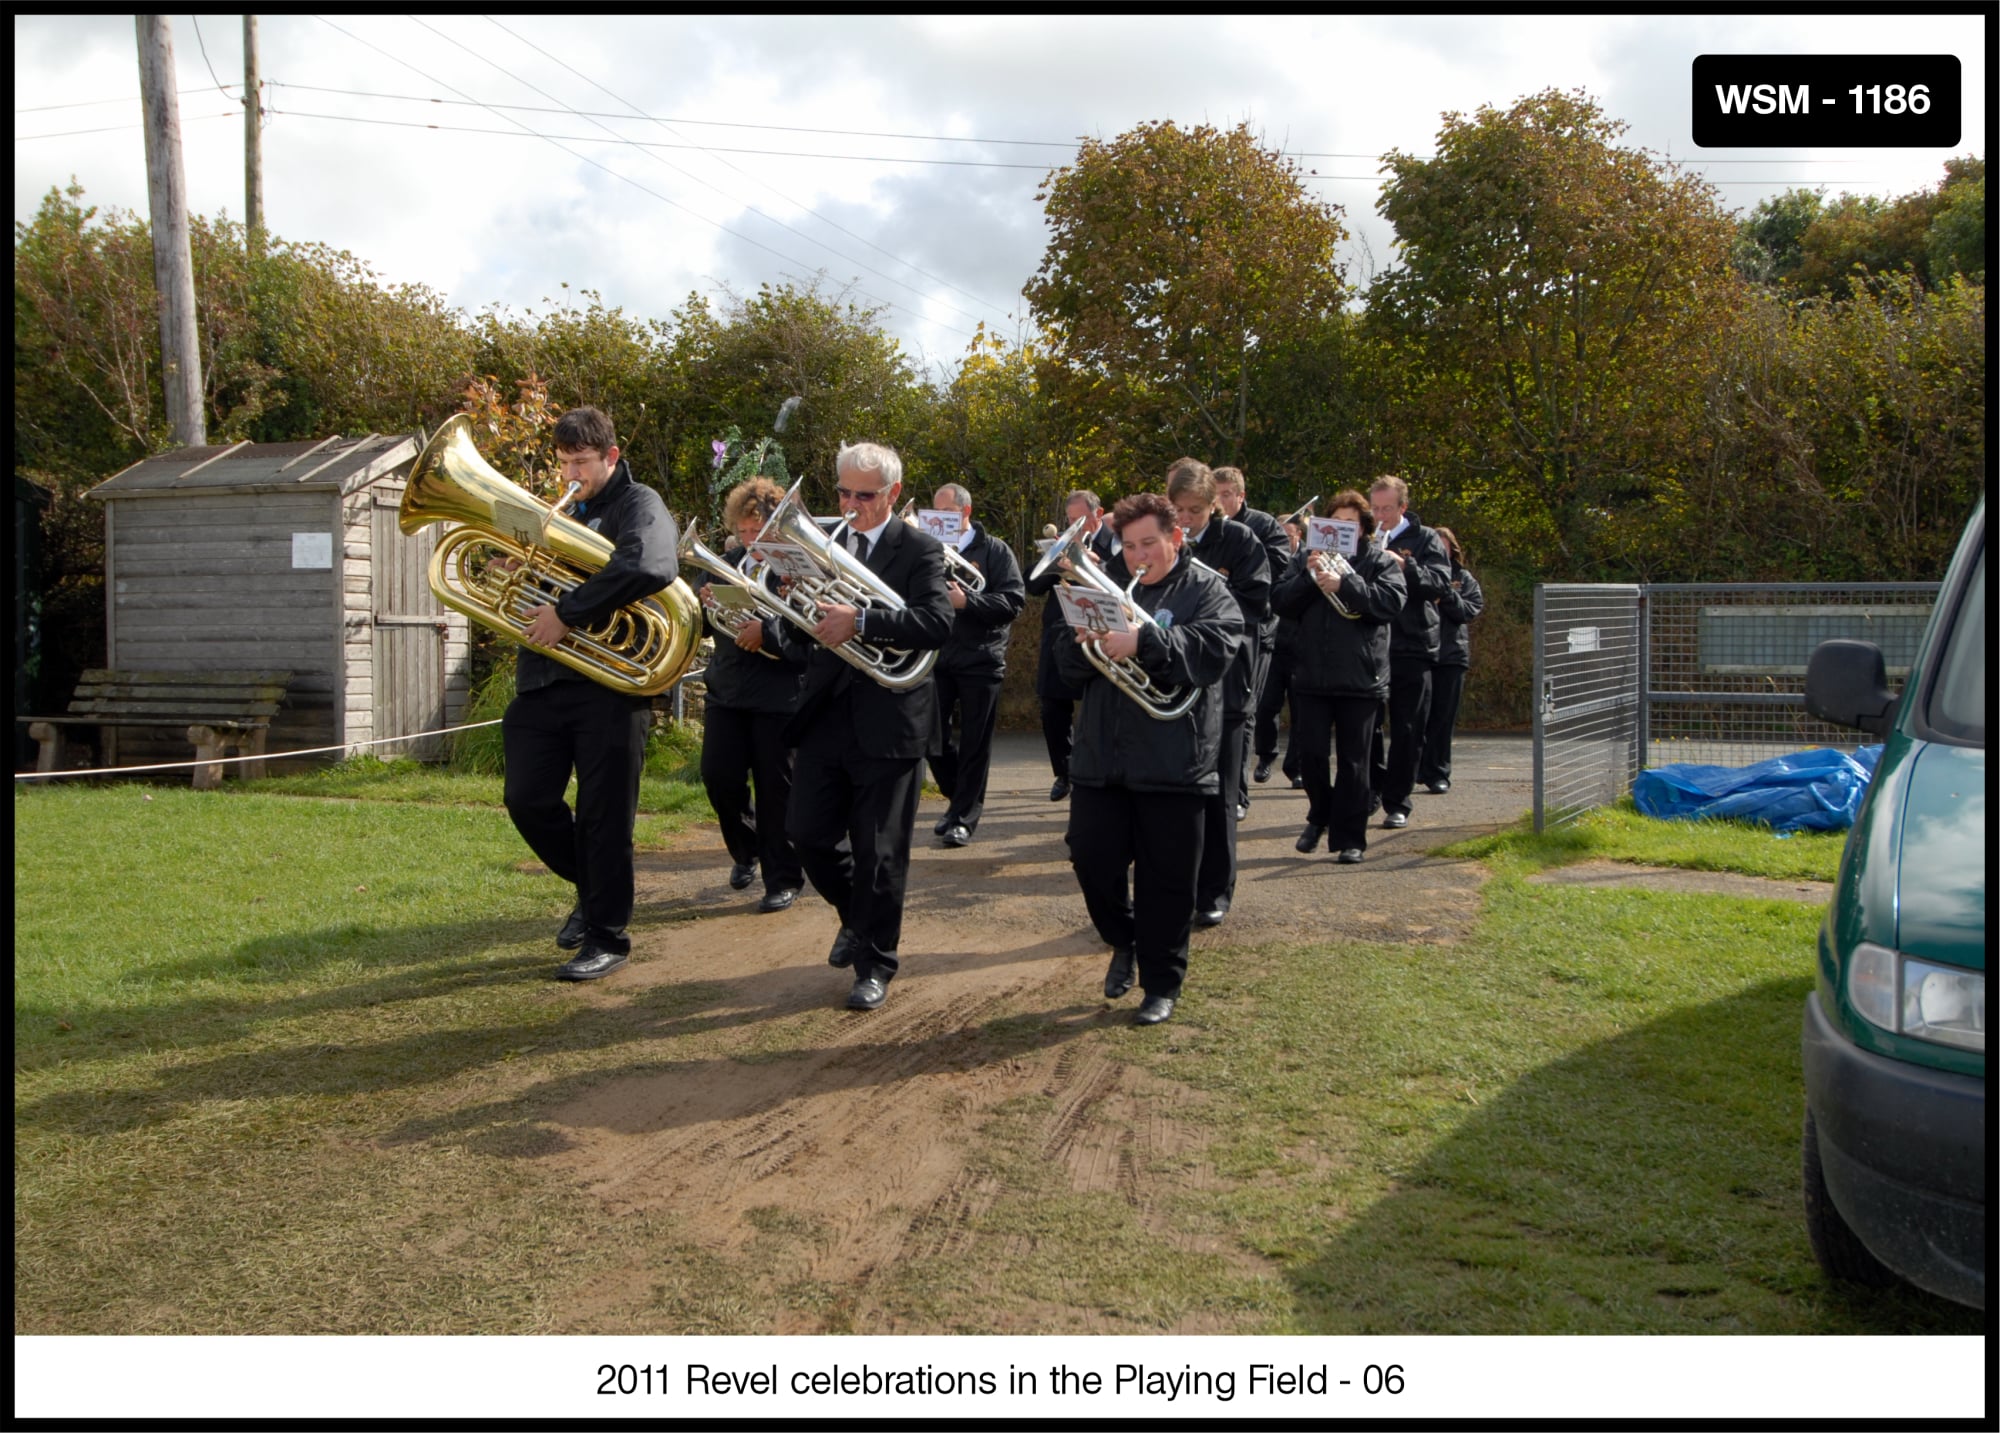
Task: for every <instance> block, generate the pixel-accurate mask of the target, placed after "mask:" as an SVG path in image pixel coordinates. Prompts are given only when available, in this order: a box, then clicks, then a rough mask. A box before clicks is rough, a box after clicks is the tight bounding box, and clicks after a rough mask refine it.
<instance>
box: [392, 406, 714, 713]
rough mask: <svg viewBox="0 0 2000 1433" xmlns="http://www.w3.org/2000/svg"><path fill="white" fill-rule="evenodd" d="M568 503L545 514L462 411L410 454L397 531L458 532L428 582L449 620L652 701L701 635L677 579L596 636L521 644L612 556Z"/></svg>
mask: <svg viewBox="0 0 2000 1433" xmlns="http://www.w3.org/2000/svg"><path fill="white" fill-rule="evenodd" d="M568 500H569V495H568V494H565V495H564V497H563V498H562V499H561V500H560V501H559V502H557V503H556V504H555V505H554V506H551V505H550V504H548V503H545V502H543V501H542V500H541V499H540V498H538V497H536V496H535V495H534V494H533V493H531V492H529V491H528V490H527V489H525V488H522V487H519V486H517V485H516V484H514V483H511V482H509V481H508V480H507V479H506V478H504V477H503V476H501V475H500V473H499V472H497V471H496V470H495V469H494V468H493V466H492V465H491V464H490V463H488V462H487V461H486V459H484V458H482V457H481V456H480V455H479V449H478V448H476V447H474V446H473V442H472V420H471V419H470V418H469V417H467V416H466V415H465V414H463V413H460V414H457V415H455V416H454V417H452V418H451V419H449V420H448V421H447V422H446V423H445V425H444V426H443V427H442V428H439V429H438V430H437V432H436V433H435V434H433V435H432V437H431V440H430V442H428V443H426V444H425V445H424V450H423V451H422V452H421V453H419V454H418V455H417V461H416V465H415V466H414V467H413V468H411V469H410V481H409V485H408V486H407V487H406V488H404V489H403V504H402V510H401V512H400V513H399V514H398V516H397V519H396V525H397V526H398V527H399V528H401V529H402V532H403V535H404V536H405V537H408V536H411V535H413V534H414V533H415V532H416V531H417V529H419V528H421V527H425V526H427V525H429V524H431V523H434V522H451V523H457V524H459V526H456V527H453V528H452V529H450V530H449V531H447V532H445V533H444V534H443V535H442V536H440V537H439V538H438V541H437V548H436V550H435V551H434V552H433V553H432V554H431V565H430V574H429V575H430V584H431V591H433V592H435V593H436V594H437V597H438V601H440V602H442V603H444V605H445V606H447V607H449V608H451V609H452V610H453V611H454V612H462V613H464V614H465V615H466V616H467V617H470V618H471V619H472V620H473V621H475V622H477V623H479V624H480V625H481V626H483V627H487V628H490V629H491V630H493V631H495V632H497V633H499V634H500V635H501V636H503V637H505V638H507V640H508V641H510V642H519V643H521V644H522V645H523V646H532V647H533V650H535V651H537V652H540V653H542V654H543V655H544V656H547V657H549V658H552V659H553V660H555V661H558V662H561V663H562V664H563V665H564V666H566V667H568V668H570V669H571V670H572V671H577V672H581V673H583V675H584V676H586V677H589V678H590V679H591V680H592V681H594V682H598V683H600V684H602V685H604V686H607V687H610V688H611V689H612V690H613V691H619V692H624V693H626V694H627V695H630V696H643V697H650V696H655V695H657V694H658V693H660V692H663V691H665V690H666V689H667V688H668V687H670V686H672V685H673V684H674V683H675V682H676V681H678V680H679V679H680V677H681V675H682V674H683V673H684V672H686V671H687V669H688V667H689V666H690V665H691V664H692V663H693V661H694V654H695V644H696V643H697V642H698V641H699V640H700V637H701V613H700V606H699V604H698V603H697V602H696V601H695V598H694V594H693V593H692V592H690V591H689V590H688V585H687V584H686V583H685V582H682V581H681V580H680V579H679V578H676V579H675V580H674V581H673V582H672V583H670V584H668V586H667V587H666V589H665V590H664V591H661V592H659V593H656V594H654V595H653V596H651V597H644V598H641V599H640V600H638V601H637V602H629V603H627V604H626V605H625V606H623V607H621V608H619V609H618V610H617V611H616V612H613V613H612V614H611V615H610V616H609V617H607V618H605V620H604V621H603V622H601V623H600V624H598V625H597V626H595V627H572V628H571V629H570V631H569V633H568V634H567V635H566V636H564V638H563V639H562V641H561V642H559V643H558V644H557V645H555V646H554V647H541V646H533V644H531V643H529V642H528V641H527V640H526V638H525V637H524V636H523V635H522V633H523V629H524V628H525V627H526V626H527V623H528V618H529V615H530V614H531V613H532V612H533V611H534V610H535V609H536V608H537V607H540V606H542V605H544V604H545V603H553V602H556V601H558V600H560V599H561V598H562V597H564V596H566V595H568V594H569V593H570V592H571V591H572V590H574V589H575V588H577V587H579V586H581V585H582V584H583V583H584V582H585V581H586V580H587V579H589V578H590V577H591V576H592V575H593V574H594V573H596V572H598V571H599V570H601V569H602V568H603V566H604V564H605V563H607V562H609V561H610V560H611V554H612V552H613V551H614V550H615V549H614V547H613V545H612V543H611V541H610V540H609V539H608V538H605V537H602V536H600V535H598V534H597V533H594V532H592V531H591V530H590V529H589V528H587V527H585V526H584V525H583V524H582V523H580V522H577V521H575V520H574V519H572V518H568V517H564V516H563V515H562V511H561V510H562V508H563V506H565V505H566V504H567V502H568ZM496 559H498V560H496Z"/></svg>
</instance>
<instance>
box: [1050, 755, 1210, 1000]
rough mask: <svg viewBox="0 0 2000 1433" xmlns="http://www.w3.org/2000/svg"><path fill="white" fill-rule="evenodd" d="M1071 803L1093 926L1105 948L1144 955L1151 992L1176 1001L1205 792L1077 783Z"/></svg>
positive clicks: (1079, 873)
mask: <svg viewBox="0 0 2000 1433" xmlns="http://www.w3.org/2000/svg"><path fill="white" fill-rule="evenodd" d="M1069 801H1070V806H1069V862H1070V865H1071V867H1072V868H1073V869H1074V870H1075V871H1076V883H1077V885H1078V886H1079V887H1080V888H1081V889H1082V891H1083V904H1084V907H1085V909H1087V910H1088V911H1089V912H1090V922H1091V924H1092V925H1094V926H1096V927H1097V933H1098V934H1099V935H1100V936H1102V937H1103V938H1104V941H1105V943H1106V944H1107V945H1113V946H1117V947H1119V948H1121V949H1125V950H1130V951H1132V952H1134V953H1135V954H1136V955H1137V956H1138V962H1139V986H1140V988H1141V989H1142V990H1144V991H1145V992H1146V994H1148V995H1164V996H1167V997H1169V998H1175V997H1178V996H1179V995H1180V993H1181V982H1182V981H1183V980H1185V979H1186V978H1187V963H1188V933H1189V932H1190V931H1191V930H1193V929H1194V873H1195V869H1196V867H1198V866H1199V865H1200V864H1201V847H1202V836H1201V828H1202V806H1203V798H1202V796H1201V793H1199V792H1195V791H1188V792H1180V791H1170V792H1156V791H1127V790H1126V789H1125V788H1124V787H1122V786H1079V787H1077V788H1076V790H1074V791H1072V792H1071V793H1070V798H1069ZM1128 872H1129V873H1130V875H1131V882H1130V885H1129V886H1128V885H1127V882H1126V875H1127V873H1128Z"/></svg>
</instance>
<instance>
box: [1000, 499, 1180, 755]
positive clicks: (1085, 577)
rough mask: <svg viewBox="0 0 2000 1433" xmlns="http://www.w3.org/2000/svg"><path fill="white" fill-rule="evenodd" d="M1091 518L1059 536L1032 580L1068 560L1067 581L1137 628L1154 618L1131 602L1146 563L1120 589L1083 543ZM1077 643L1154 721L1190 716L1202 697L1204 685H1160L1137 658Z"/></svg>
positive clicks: (1065, 575) (1088, 644)
mask: <svg viewBox="0 0 2000 1433" xmlns="http://www.w3.org/2000/svg"><path fill="white" fill-rule="evenodd" d="M1088 520H1089V519H1088V516H1087V515H1086V516H1085V517H1080V518H1078V519H1077V520H1076V521H1075V522H1073V523H1071V524H1070V525H1069V528H1068V530H1067V531H1066V532H1064V533H1063V535H1062V536H1061V537H1059V538H1057V539H1056V542H1055V546H1054V547H1051V548H1050V549H1049V550H1048V554H1047V555H1046V556H1045V557H1043V558H1042V560H1041V561H1040V562H1038V563H1036V564H1035V570H1034V572H1033V574H1032V575H1031V576H1030V578H1029V580H1030V581H1033V580H1034V579H1035V578H1038V577H1041V576H1042V575H1043V574H1045V573H1047V572H1049V571H1050V570H1051V569H1059V567H1060V564H1061V563H1062V561H1063V559H1064V558H1068V559H1069V571H1068V572H1065V573H1063V574H1062V580H1063V581H1065V582H1068V583H1071V584H1072V585H1074V586H1077V587H1088V588H1089V589H1090V590H1091V591H1093V592H1096V593H1098V594H1099V595H1101V596H1104V597H1108V598H1110V599H1111V600H1112V601H1114V602H1116V603H1117V604H1118V605H1119V608H1120V609H1121V610H1122V611H1123V612H1124V613H1125V620H1126V622H1128V623H1129V624H1130V625H1132V626H1133V627H1137V626H1139V625H1140V624H1142V623H1146V622H1150V621H1152V620H1153V618H1152V616H1151V614H1150V613H1148V612H1147V611H1146V610H1145V608H1143V607H1141V606H1140V605H1139V604H1138V603H1137V602H1135V601H1133V600H1132V592H1133V589H1134V588H1136V587H1138V585H1139V579H1140V578H1142V577H1144V576H1145V575H1146V569H1145V568H1143V567H1142V568H1140V569H1139V570H1138V571H1137V572H1135V573H1133V574H1132V582H1131V585H1130V586H1128V587H1123V588H1121V587H1120V586H1119V585H1118V584H1117V583H1115V582H1113V581H1112V580H1111V579H1110V578H1108V577H1106V576H1105V575H1104V573H1103V572H1102V571H1100V570H1099V569H1098V566H1097V564H1096V562H1094V561H1093V560H1092V559H1091V557H1090V552H1089V549H1087V548H1086V547H1084V545H1083V525H1084V523H1085V522H1087V521H1088ZM1190 560H1192V559H1190ZM1052 600H1054V599H1052ZM1077 645H1078V646H1080V647H1082V648H1083V655H1084V657H1085V658H1086V659H1087V660H1088V661H1089V662H1090V665H1091V666H1093V667H1095V668H1097V670H1098V671H1099V672H1102V673H1103V674H1104V677H1105V679H1106V680H1107V681H1109V682H1110V683H1111V685H1112V686H1114V687H1116V688H1118V690H1119V691H1121V692H1123V693H1124V694H1125V695H1126V696H1128V697H1130V698H1131V699H1132V700H1133V701H1135V702H1137V703H1138V704H1139V710H1141V711H1143V712H1144V713H1145V714H1146V715H1147V716H1149V717H1151V718H1153V720H1155V721H1173V720H1175V719H1177V718H1179V717H1183V716H1186V715H1187V714H1188V712H1190V711H1191V710H1193V708H1194V704H1195V703H1196V702H1197V701H1199V700H1200V699H1201V691H1202V689H1201V688H1200V687H1177V688H1172V689H1168V688H1163V687H1161V686H1160V684H1159V683H1158V682H1155V681H1154V680H1153V679H1152V678H1151V677H1150V676H1148V675H1146V669H1145V668H1144V667H1142V666H1140V665H1139V663H1138V660H1137V659H1136V658H1132V657H1124V658H1115V657H1107V656H1105V655H1104V653H1103V652H1102V651H1100V650H1099V649H1098V645H1097V643H1095V642H1080V643H1078V644H1077Z"/></svg>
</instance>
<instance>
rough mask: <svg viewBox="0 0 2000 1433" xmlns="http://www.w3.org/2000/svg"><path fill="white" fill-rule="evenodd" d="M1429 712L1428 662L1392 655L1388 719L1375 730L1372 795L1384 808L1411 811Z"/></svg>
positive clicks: (1408, 812)
mask: <svg viewBox="0 0 2000 1433" xmlns="http://www.w3.org/2000/svg"><path fill="white" fill-rule="evenodd" d="M1430 713H1431V664H1430V663H1429V662H1428V661H1427V660H1425V659H1424V658H1422V657H1405V656H1400V655H1397V656H1391V657H1390V658H1389V710H1388V720H1387V723H1386V725H1385V726H1384V727H1382V728H1378V729H1377V730H1376V733H1375V759H1374V773H1375V775H1374V780H1375V794H1376V795H1377V796H1380V797H1381V798H1382V809H1383V810H1384V811H1400V812H1402V813H1403V814H1404V815H1405V816H1407V815H1409V814H1410V790H1411V788H1413V787H1414V786H1415V785H1416V784H1417V757H1418V756H1419V755H1421V754H1422V751H1423V745H1424V723H1425V722H1427V721H1429V720H1430ZM1385 731H1386V733H1387V740H1388V746H1389V750H1388V754H1387V755H1386V756H1385V755H1384V754H1383V751H1382V744H1383V740H1384V732H1385Z"/></svg>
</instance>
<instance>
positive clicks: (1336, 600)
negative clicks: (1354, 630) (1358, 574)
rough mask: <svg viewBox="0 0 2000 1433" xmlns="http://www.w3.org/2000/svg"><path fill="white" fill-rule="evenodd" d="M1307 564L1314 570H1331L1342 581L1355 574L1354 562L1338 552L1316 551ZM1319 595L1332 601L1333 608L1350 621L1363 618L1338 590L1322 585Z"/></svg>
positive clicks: (1307, 560)
mask: <svg viewBox="0 0 2000 1433" xmlns="http://www.w3.org/2000/svg"><path fill="white" fill-rule="evenodd" d="M1306 566H1307V567H1308V568H1310V569H1311V570H1312V571H1314V572H1331V573H1333V574H1334V575H1335V576H1337V577H1339V578H1340V580H1341V581H1342V582H1345V581H1346V580H1347V579H1348V578H1350V577H1353V576H1354V575H1355V572H1354V567H1353V564H1351V563H1350V562H1348V560H1347V559H1346V558H1345V557H1342V556H1341V555H1340V554H1339V553H1338V552H1315V553H1313V554H1312V555H1311V556H1309V557H1308V558H1307V559H1306ZM1319 595H1320V596H1322V597H1324V598H1325V599H1326V600H1327V601H1329V602H1331V603H1332V604H1333V610H1334V611H1336V612H1338V613H1339V614H1340V615H1341V616H1343V617H1345V618H1346V619H1347V620H1348V621H1350V622H1358V621H1360V620H1361V614H1360V613H1359V612H1354V611H1350V610H1349V608H1348V606H1347V604H1346V603H1345V602H1343V601H1341V600H1340V594H1339V593H1338V592H1328V591H1327V590H1326V589H1325V588H1324V587H1322V588H1320V590H1319Z"/></svg>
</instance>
